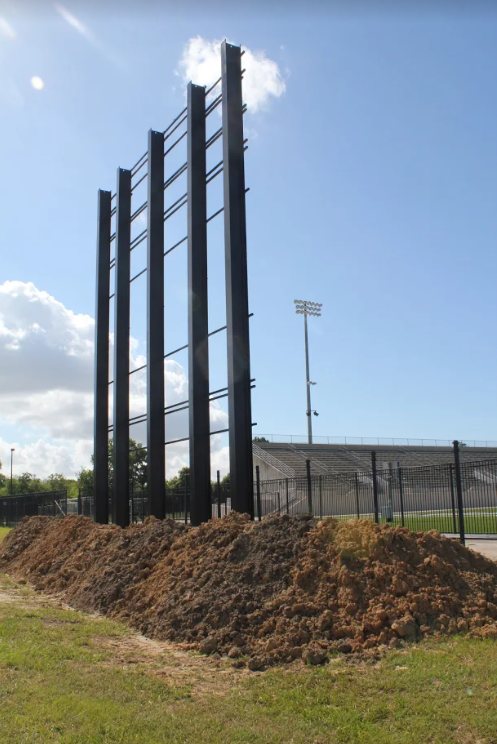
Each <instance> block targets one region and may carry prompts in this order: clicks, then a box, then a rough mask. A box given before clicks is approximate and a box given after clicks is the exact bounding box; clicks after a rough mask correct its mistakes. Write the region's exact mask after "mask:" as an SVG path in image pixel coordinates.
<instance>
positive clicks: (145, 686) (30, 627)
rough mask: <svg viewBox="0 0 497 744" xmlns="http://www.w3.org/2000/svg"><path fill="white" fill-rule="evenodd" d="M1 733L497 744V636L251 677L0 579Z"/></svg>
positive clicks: (224, 741)
mask: <svg viewBox="0 0 497 744" xmlns="http://www.w3.org/2000/svg"><path fill="white" fill-rule="evenodd" d="M0 711H1V715H0V741H1V742H9V744H49V743H52V742H57V743H58V744H161V743H165V742H167V743H168V744H185V743H189V742H192V744H193V743H194V742H195V744H197V743H198V742H201V743H202V744H213V743H214V742H215V743H216V744H217V743H219V744H228V742H229V744H237V743H238V744H242V743H243V744H276V743H281V744H283V743H285V744H286V743H293V744H304V743H305V744H335V743H336V744H348V743H350V744H352V743H354V744H356V743H359V742H360V743H365V742H367V743H369V742H370V743H371V744H373V742H374V744H411V743H412V742H416V743H417V744H425V743H426V744H428V743H429V744H450V743H454V744H495V743H496V742H497V643H496V642H492V641H488V640H487V641H482V640H475V639H473V640H468V639H463V638H453V639H451V640H446V641H443V642H438V643H437V642H434V641H428V642H425V643H422V644H419V645H416V646H411V647H410V648H408V649H407V650H404V651H396V652H394V653H390V654H388V655H387V656H386V657H385V658H384V659H383V660H382V661H381V662H379V663H376V664H372V663H370V664H365V663H350V662H349V663H347V662H346V660H345V659H344V658H336V659H332V661H331V662H330V664H328V665H327V666H326V667H322V668H318V669H316V668H305V667H302V666H301V667H293V668H291V669H289V668H286V669H278V670H272V671H269V672H263V673H257V674H251V673H249V672H245V671H243V670H241V671H237V670H234V669H233V668H232V667H231V666H229V665H228V664H227V663H226V662H224V661H222V662H215V661H213V660H211V659H207V658H203V657H201V656H200V655H195V654H191V653H186V652H182V651H180V650H179V649H177V648H175V647H173V646H168V645H166V644H158V643H154V642H153V641H148V640H146V639H143V638H142V637H140V636H138V635H137V634H135V633H133V632H132V631H130V630H128V629H127V628H126V627H125V626H123V625H121V624H118V623H115V622H111V621H109V620H105V619H102V618H97V617H93V616H89V615H84V614H83V613H77V612H73V611H70V610H67V609H63V608H61V606H59V605H58V604H57V603H56V602H55V601H51V600H47V599H43V598H41V597H39V596H38V595H35V594H34V592H32V591H31V590H30V589H29V588H27V587H25V586H20V587H19V586H18V585H16V584H14V583H13V582H12V581H11V580H10V579H9V578H7V577H5V576H4V577H0Z"/></svg>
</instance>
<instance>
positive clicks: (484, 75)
mask: <svg viewBox="0 0 497 744" xmlns="http://www.w3.org/2000/svg"><path fill="white" fill-rule="evenodd" d="M125 5H126V6H127V7H128V10H125V11H123V10H121V12H120V13H118V12H117V7H118V6H117V4H114V3H110V2H109V3H108V4H105V3H103V4H101V5H100V6H97V5H96V4H93V3H88V2H87V3H76V2H70V1H69V0H67V2H64V3H63V4H62V6H61V7H63V9H64V10H65V11H66V17H65V18H64V16H63V14H62V13H61V12H60V8H59V11H57V9H56V8H55V7H54V6H53V5H52V4H50V3H46V4H45V5H44V4H43V3H40V4H39V5H37V12H36V13H33V12H28V11H29V6H27V5H25V6H23V5H22V4H21V6H20V7H19V6H17V8H16V7H14V4H11V5H10V6H9V5H8V4H5V5H4V6H2V5H0V18H2V19H3V24H2V23H0V104H1V110H2V115H1V118H0V152H1V162H2V174H3V178H2V181H1V184H0V199H1V204H2V215H3V218H2V236H1V246H2V251H1V255H2V263H1V269H0V286H1V285H2V283H3V282H5V281H9V282H23V283H29V282H32V283H33V284H34V285H35V287H36V288H37V290H38V291H42V292H46V293H48V295H49V296H51V297H53V298H55V300H56V301H58V302H59V303H62V305H63V306H64V308H65V309H66V310H67V311H72V312H73V313H74V314H76V315H75V316H74V317H75V318H76V320H74V319H72V320H71V321H70V322H71V323H72V324H73V325H72V326H71V329H72V330H70V331H67V329H66V331H64V333H69V336H71V334H73V332H74V327H73V326H74V324H75V326H76V327H83V326H84V333H83V336H84V342H85V344H86V347H88V344H90V343H91V328H90V326H89V325H85V322H84V321H80V320H78V319H77V317H78V316H79V314H82V315H83V316H84V315H88V316H93V314H94V273H95V234H96V198H97V190H98V188H109V189H112V190H114V188H115V175H116V169H117V167H118V166H122V167H131V166H132V165H133V164H134V163H135V162H136V160H137V159H138V158H139V156H140V155H141V154H142V153H143V152H144V150H145V149H146V138H147V131H148V129H149V128H154V129H164V128H165V126H166V125H167V124H168V123H169V121H170V120H171V119H172V118H173V117H174V116H175V115H176V114H177V113H178V112H179V110H180V109H181V108H182V107H183V103H184V82H183V78H182V74H181V69H182V68H181V66H180V60H181V58H182V55H184V51H185V47H187V45H188V43H189V42H190V40H191V39H192V38H195V37H197V36H200V37H202V39H203V40H204V42H205V43H207V42H211V41H213V40H217V39H222V38H225V37H226V38H228V39H230V40H231V41H233V42H235V43H240V44H242V45H244V46H246V47H247V48H248V49H250V50H251V51H252V52H256V51H260V52H263V53H264V55H265V58H267V59H269V60H272V61H273V62H275V63H276V64H277V66H278V75H279V80H280V82H281V81H282V82H284V86H285V91H284V93H283V94H282V95H278V96H274V95H270V96H269V98H268V101H267V105H265V106H263V107H262V108H260V109H259V110H256V111H255V112H253V111H252V112H251V111H249V113H248V114H247V117H246V120H245V126H246V132H247V134H248V136H249V145H250V147H249V150H248V151H247V157H246V173H247V185H248V186H249V187H250V193H249V194H248V196H247V215H248V248H249V282H250V310H251V312H253V313H254V317H253V318H252V320H251V345H252V374H253V376H254V377H256V379H257V388H256V390H255V391H254V396H253V417H254V421H256V422H257V424H258V425H257V428H256V429H255V430H254V432H255V433H257V434H267V433H274V434H299V433H304V432H305V430H306V417H305V407H306V404H305V368H304V355H303V351H304V349H303V327H302V325H303V324H302V318H301V317H297V316H296V315H295V314H294V309H293V300H294V299H295V298H299V299H309V300H313V301H319V302H322V303H323V315H322V317H321V318H319V319H311V320H310V324H309V325H310V345H311V378H312V379H313V380H316V382H317V385H316V386H315V387H314V388H313V408H316V409H317V410H318V412H319V417H318V418H315V419H314V422H313V423H314V432H315V434H316V435H341V436H344V435H345V436H351V437H352V436H364V437H368V436H379V437H411V438H415V437H418V438H421V437H424V438H437V439H453V438H456V437H459V438H466V439H477V440H495V439H497V435H496V430H495V421H496V418H497V396H496V391H495V371H496V366H497V346H496V344H495V316H496V293H495V276H496V275H497V251H496V242H497V220H496V216H495V214H496V213H495V204H496V198H497V99H496V97H495V90H496V83H497V46H496V45H495V38H496V31H497V14H495V13H491V12H484V10H485V6H483V5H482V6H476V7H477V8H478V12H475V13H474V14H468V13H465V14H463V13H452V14H449V13H448V12H447V11H446V12H445V13H444V12H443V10H442V9H443V8H444V7H446V6H439V10H438V12H437V13H425V14H423V15H418V14H416V12H415V10H414V9H413V8H411V10H410V12H408V13H396V14H392V13H389V12H387V10H386V6H383V5H382V6H378V8H377V11H376V12H373V11H372V10H370V11H369V12H368V13H366V12H364V11H361V10H360V6H356V11H355V12H353V13H348V14H347V13H345V12H343V11H340V12H339V11H338V6H334V5H331V6H330V10H328V11H325V10H324V9H323V8H320V9H319V8H318V7H317V6H316V7H314V6H313V5H312V4H310V5H308V6H306V8H305V10H304V9H303V8H302V9H300V10H299V9H298V8H297V6H290V10H289V12H287V13H286V15H285V16H284V17H280V16H281V15H282V14H281V13H280V12H277V10H276V6H274V7H273V8H272V9H271V11H267V10H266V11H265V10H264V8H263V7H262V6H256V7H255V8H253V10H252V11H250V10H249V9H247V10H246V12H245V13H242V12H241V11H239V10H237V11H236V12H234V13H233V14H231V15H230V12H229V6H228V5H226V6H223V12H214V13H213V14H212V15H211V16H210V17H208V16H207V15H206V14H204V13H203V12H202V11H201V9H200V8H197V7H196V6H191V9H190V11H188V8H187V9H186V11H184V12H183V13H181V12H180V11H176V10H173V9H171V8H168V7H167V6H166V7H165V8H164V7H163V8H162V10H159V9H158V6H152V5H146V4H145V5H143V4H142V5H140V4H135V3H131V2H129V3H127V4H125ZM447 7H448V4H447ZM140 8H141V10H140ZM67 13H70V14H71V15H72V17H73V18H75V19H77V20H78V22H79V23H80V24H81V25H80V27H79V28H77V27H75V25H74V24H72V25H71V23H69V22H68V20H67ZM2 29H3V30H2ZM82 29H85V31H84V32H82ZM178 72H179V73H180V74H177V73H178ZM33 76H39V77H40V78H42V79H43V81H44V88H43V90H35V89H34V88H33V87H32V86H31V83H30V81H31V79H32V77H33ZM194 82H203V81H194ZM280 92H281V91H280ZM214 123H216V122H214ZM215 199H216V197H215V196H213V198H212V199H211V203H212V205H214V203H215ZM221 228H222V223H219V227H218V228H215V229H214V230H213V233H212V237H210V248H209V250H210V251H211V255H210V262H211V263H210V269H209V271H210V282H211V284H210V286H211V306H210V326H211V328H215V327H217V326H218V325H222V324H223V318H224V305H223V301H222V283H223V276H222V232H221ZM178 229H180V228H178ZM179 250H180V249H178V256H175V257H174V258H172V260H171V262H170V264H168V265H167V268H166V273H167V275H168V281H169V285H166V289H167V286H169V291H168V299H167V301H166V311H167V317H168V325H167V326H166V334H167V338H166V347H167V348H168V349H171V348H175V347H176V346H179V345H181V344H182V343H186V318H185V316H184V313H183V311H184V306H185V301H186V291H185V288H184V286H183V285H184V282H183V278H184V272H185V267H186V262H185V257H186V253H185V254H183V255H181V254H180V253H179ZM136 261H137V262H138V261H139V258H137V259H136ZM137 265H138V264H137ZM16 286H18V285H16ZM144 287H145V284H143V288H144ZM13 291H14V290H12V288H11V289H10V290H9V292H10V293H11V294H12V292H13ZM16 292H17V290H16ZM16 292H14V294H16ZM7 294H8V293H7ZM21 294H22V292H21ZM136 296H137V300H136V308H134V312H133V320H132V334H133V336H134V337H135V338H136V339H137V342H138V346H137V349H136V353H137V354H143V353H144V350H145V348H144V345H143V341H144V334H143V331H144V323H143V322H141V321H140V309H139V308H140V302H143V296H144V295H143V291H141V290H140V289H137V295H136ZM10 299H11V298H10V296H9V302H8V303H7V304H6V305H4V310H3V323H4V328H5V326H8V327H10V328H12V327H13V324H14V325H15V326H16V327H17V328H18V331H19V332H18V335H17V338H18V339H20V341H19V340H16V341H15V344H14V346H16V345H17V347H16V348H14V347H13V346H12V343H11V342H9V343H10V348H7V345H8V344H4V345H3V346H2V345H1V344H0V362H1V360H2V356H3V358H4V375H1V372H0V380H1V381H2V388H3V391H0V438H1V444H0V458H1V459H3V460H4V462H5V460H6V453H8V449H9V448H10V446H16V448H19V449H20V450H22V448H23V447H25V448H26V447H27V448H28V449H26V450H25V457H26V459H25V461H24V464H25V467H24V468H23V469H31V470H36V469H37V470H43V469H44V468H48V469H49V470H53V469H56V468H57V466H59V467H60V468H62V469H65V470H68V469H70V467H71V466H72V465H74V464H76V465H79V464H85V462H84V461H86V460H87V458H88V455H89V452H90V451H91V441H90V440H89V438H88V434H87V433H86V434H83V433H81V436H79V435H78V433H77V428H78V427H77V416H78V415H80V414H77V413H76V412H73V414H71V415H74V417H75V418H74V421H75V426H74V427H73V429H74V431H73V433H72V434H69V433H68V432H67V431H66V432H64V431H63V427H62V429H61V427H60V426H59V425H57V426H51V425H50V422H49V419H50V416H51V415H52V413H51V408H50V406H51V403H50V401H52V402H53V401H54V400H55V401H58V400H59V399H60V396H58V395H57V390H58V388H57V385H56V384H55V383H53V384H52V383H50V381H49V380H50V377H51V375H50V370H49V369H48V370H46V376H47V382H46V384H45V385H44V387H43V386H42V387H43V390H42V391H41V392H40V391H38V393H39V394H40V395H43V396H44V397H43V404H42V405H41V404H40V405H38V404H39V403H40V401H41V398H30V396H31V395H33V394H34V393H35V392H36V390H38V387H37V386H39V379H37V378H39V377H40V375H41V373H39V370H38V365H39V366H40V368H44V365H43V363H42V360H41V358H40V359H39V360H38V361H37V357H36V349H38V352H39V354H40V355H43V354H44V351H43V346H38V347H37V346H36V345H35V346H33V348H32V352H33V355H32V356H31V357H26V359H28V361H27V362H26V361H23V359H24V357H22V356H21V354H18V357H19V360H20V361H19V365H20V366H19V369H18V370H17V371H16V369H17V368H16V367H15V365H14V366H13V365H12V364H11V361H9V360H10V359H11V357H12V354H13V353H14V352H15V351H22V348H21V349H19V344H20V346H21V347H22V344H23V339H25V337H26V336H25V335H24V336H23V333H24V331H22V322H23V321H21V320H19V321H17V320H16V318H15V313H19V314H20V316H21V315H22V313H23V312H24V310H23V307H24V305H25V303H24V305H23V302H21V300H19V301H18V302H11V301H10ZM18 299H19V298H18ZM25 299H26V297H25ZM26 301H28V300H26ZM31 302H32V307H33V302H34V303H35V304H36V302H35V299H34V298H33V297H31ZM58 307H59V306H58ZM1 312H2V310H1V306H0V320H1V319H2V315H1ZM57 312H60V313H61V312H62V311H61V310H60V307H59V310H58V311H57ZM20 316H19V317H20ZM64 317H66V316H64ZM71 318H72V316H71ZM30 322H31V323H33V322H35V321H33V320H31V321H30ZM16 323H17V325H16ZM1 329H2V324H1V322H0V342H1V341H2V332H1ZM19 329H21V330H19ZM45 331H46V329H45V330H43V333H42V331H40V330H39V329H38V331H37V333H38V336H37V338H38V337H40V336H41V335H43V334H44V336H46V335H47V334H46V333H45ZM71 337H72V336H71ZM4 338H6V335H5V333H4ZM11 338H13V333H12V332H11V333H10V336H9V339H11ZM64 338H66V336H64ZM80 341H81V339H80ZM60 343H61V344H62V346H64V344H65V345H66V347H67V339H66V341H61V342H60ZM78 343H79V342H78ZM86 347H85V349H86V350H85V354H86V356H87V363H86V370H87V371H86V372H85V374H86V378H85V379H86V383H83V382H82V383H81V388H80V389H81V390H83V389H85V387H84V386H85V384H87V382H88V379H89V378H88V370H89V369H90V368H91V359H90V355H89V352H88V348H86ZM59 351H60V349H59ZM222 352H223V340H222V338H219V339H218V340H217V341H216V345H214V342H213V345H212V346H211V373H212V385H211V387H212V388H213V389H215V388H217V387H221V386H222V385H223V384H225V382H224V380H225V377H226V373H225V360H224V357H223V353H222ZM74 353H76V355H77V352H74ZM7 356H9V359H7ZM83 356H84V354H83ZM85 358H86V357H85ZM177 361H178V363H179V364H181V365H184V363H185V357H178V359H177ZM47 365H48V362H47ZM45 366H46V365H45ZM63 369H65V367H63ZM6 370H7V371H6ZM19 370H22V371H21V372H19ZM43 374H45V372H44V373H43ZM68 374H69V372H68ZM71 374H74V375H75V376H76V377H77V373H76V372H74V371H73V372H71ZM19 375H21V376H22V377H23V378H26V379H25V381H24V382H23V385H22V386H20V388H19V389H20V391H21V392H19V391H17V393H16V390H14V388H15V385H13V379H14V377H16V378H17V377H19ZM83 376H84V375H83ZM51 385H52V386H51ZM62 387H64V385H63V384H62ZM66 387H68V388H70V385H66ZM21 388H22V389H21ZM85 390H86V389H85ZM86 392H88V391H86ZM90 392H91V391H90ZM38 393H37V394H38ZM85 394H86V393H85ZM16 395H18V396H20V397H18V398H16V397H15V396H16ZM2 401H3V402H2ZM9 401H10V403H9ZM12 401H14V402H15V405H14V404H13V402H12ZM85 401H86V402H85V403H84V404H83V403H81V402H80V404H79V405H80V408H81V410H82V409H83V408H84V409H85V411H86V413H85V414H84V415H85V416H86V419H85V422H86V423H84V425H83V424H82V427H81V432H83V429H84V428H85V427H86V429H85V431H86V432H87V431H88V421H87V419H88V411H89V410H90V409H91V404H89V403H88V399H85ZM37 408H38V409H39V411H38V414H39V415H38V416H36V415H34V414H36V413H37V411H36V410H34V409H37ZM69 410H70V409H68V410H67V411H66V413H65V414H64V412H63V411H61V410H59V412H58V413H57V412H55V413H54V416H55V417H57V415H58V416H59V417H60V416H62V415H69ZM78 410H79V409H78ZM2 411H3V413H2ZM40 411H42V412H43V416H45V417H46V418H47V421H48V423H47V424H46V425H44V424H43V422H42V417H41V415H40ZM32 414H33V415H32ZM81 415H83V414H81ZM59 423H60V422H59ZM40 442H43V443H45V445H46V447H48V449H46V450H43V447H42V446H41V445H40V444H39V443H40ZM13 443H14V444H13ZM35 445H36V447H35ZM29 446H31V447H32V449H31V450H29ZM40 447H41V449H40ZM71 448H72V449H71ZM78 448H79V449H78ZM68 449H69V450H70V451H71V454H70V457H69V455H68V454H67V451H66V450H68ZM30 456H31V461H32V465H34V467H33V466H32V467H28V460H29V457H30ZM57 458H59V459H57ZM47 463H48V464H47ZM52 465H53V467H51V466H52ZM49 466H50V467H49Z"/></svg>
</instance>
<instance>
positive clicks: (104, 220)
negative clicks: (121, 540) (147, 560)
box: [78, 190, 111, 524]
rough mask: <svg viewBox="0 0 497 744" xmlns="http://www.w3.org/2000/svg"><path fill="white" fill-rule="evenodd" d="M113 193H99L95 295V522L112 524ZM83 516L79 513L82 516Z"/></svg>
mask: <svg viewBox="0 0 497 744" xmlns="http://www.w3.org/2000/svg"><path fill="white" fill-rule="evenodd" d="M110 225H111V193H110V191H101V190H100V191H99V192H98V236H97V281H96V292H95V305H96V307H95V377H94V385H95V391H94V408H95V411H94V419H93V421H94V424H93V426H94V435H93V458H94V464H93V479H94V492H95V521H96V522H100V523H101V524H107V523H108V521H109V476H108V460H107V448H108V437H109V432H108V430H109V397H108V396H109V292H110V289H109V287H110ZM78 513H79V512H78Z"/></svg>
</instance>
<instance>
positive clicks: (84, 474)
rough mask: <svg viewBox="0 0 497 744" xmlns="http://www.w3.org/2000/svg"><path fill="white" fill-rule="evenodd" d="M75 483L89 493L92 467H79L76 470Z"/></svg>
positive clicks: (91, 487) (91, 489)
mask: <svg viewBox="0 0 497 744" xmlns="http://www.w3.org/2000/svg"><path fill="white" fill-rule="evenodd" d="M92 459H93V458H92ZM77 484H78V488H79V489H81V491H85V492H88V493H91V492H92V491H93V468H81V470H80V471H79V472H78V480H77Z"/></svg>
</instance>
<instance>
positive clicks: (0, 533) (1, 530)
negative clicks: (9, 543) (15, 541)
mask: <svg viewBox="0 0 497 744" xmlns="http://www.w3.org/2000/svg"><path fill="white" fill-rule="evenodd" d="M9 532H10V527H0V543H1V542H2V540H3V538H4V537H5V536H6V535H8V534H9Z"/></svg>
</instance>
